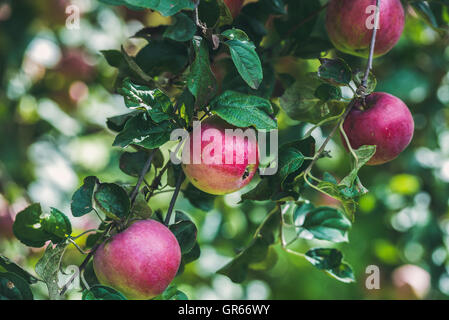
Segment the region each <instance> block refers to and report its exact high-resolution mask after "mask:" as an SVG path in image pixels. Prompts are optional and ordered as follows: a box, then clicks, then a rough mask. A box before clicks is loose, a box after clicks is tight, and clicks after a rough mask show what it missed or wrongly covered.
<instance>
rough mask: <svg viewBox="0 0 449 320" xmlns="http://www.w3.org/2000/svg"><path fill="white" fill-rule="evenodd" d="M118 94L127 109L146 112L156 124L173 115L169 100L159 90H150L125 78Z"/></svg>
mask: <svg viewBox="0 0 449 320" xmlns="http://www.w3.org/2000/svg"><path fill="white" fill-rule="evenodd" d="M118 93H120V94H121V95H122V96H123V97H124V99H125V104H126V106H127V107H128V108H130V109H142V110H146V111H147V112H148V114H149V115H150V117H151V120H153V121H154V122H156V123H160V122H162V121H164V120H169V119H170V118H171V115H172V114H173V105H172V103H171V101H170V98H169V97H167V96H166V95H165V94H164V93H163V92H162V91H161V90H159V89H154V90H151V89H150V88H148V87H146V86H141V85H138V84H135V83H133V82H132V81H131V80H130V79H129V78H126V79H125V80H124V81H123V84H122V87H121V88H119V90H118Z"/></svg>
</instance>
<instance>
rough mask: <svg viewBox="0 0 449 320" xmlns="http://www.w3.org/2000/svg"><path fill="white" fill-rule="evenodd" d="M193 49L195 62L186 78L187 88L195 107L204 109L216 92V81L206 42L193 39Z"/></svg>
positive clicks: (201, 39)
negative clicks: (193, 99) (194, 99)
mask: <svg viewBox="0 0 449 320" xmlns="http://www.w3.org/2000/svg"><path fill="white" fill-rule="evenodd" d="M192 44H193V47H194V49H195V60H194V61H193V63H192V66H191V68H190V73H189V75H188V77H187V87H188V88H189V90H190V92H191V93H192V94H193V96H194V97H195V98H196V101H195V105H196V106H197V107H199V108H202V107H205V106H206V105H207V103H208V102H209V100H210V99H212V98H213V96H214V95H215V92H216V91H217V81H216V80H215V76H214V74H213V73H212V70H211V69H210V63H209V48H208V46H207V42H206V40H204V39H203V38H201V37H194V38H193V41H192Z"/></svg>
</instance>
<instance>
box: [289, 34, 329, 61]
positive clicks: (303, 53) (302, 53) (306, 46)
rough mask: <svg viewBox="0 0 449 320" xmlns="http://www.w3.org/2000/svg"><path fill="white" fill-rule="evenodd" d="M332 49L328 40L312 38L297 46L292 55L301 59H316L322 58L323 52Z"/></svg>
mask: <svg viewBox="0 0 449 320" xmlns="http://www.w3.org/2000/svg"><path fill="white" fill-rule="evenodd" d="M333 47H334V46H333V44H332V42H330V41H329V40H328V39H322V38H318V37H313V36H312V37H310V38H309V39H308V40H307V41H305V42H302V43H300V44H298V46H297V47H296V48H295V50H294V52H293V55H294V56H295V57H298V58H301V59H318V58H321V57H322V56H323V52H328V51H329V50H331V49H332V48H333Z"/></svg>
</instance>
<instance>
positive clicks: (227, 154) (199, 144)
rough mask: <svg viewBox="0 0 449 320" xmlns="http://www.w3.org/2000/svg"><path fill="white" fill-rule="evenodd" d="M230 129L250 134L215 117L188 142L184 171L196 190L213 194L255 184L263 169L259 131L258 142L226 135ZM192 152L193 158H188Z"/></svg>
mask: <svg viewBox="0 0 449 320" xmlns="http://www.w3.org/2000/svg"><path fill="white" fill-rule="evenodd" d="M226 129H230V130H235V129H241V130H242V132H243V133H245V132H249V131H245V130H246V129H245V128H236V127H234V126H232V125H230V124H229V123H227V122H226V121H224V120H222V119H221V118H219V117H217V116H211V117H209V118H207V119H206V120H204V121H202V122H201V126H197V127H195V128H194V130H193V133H192V134H191V135H190V139H189V140H188V141H189V147H190V148H189V149H187V145H186V146H184V150H183V164H182V168H183V170H184V173H185V174H186V176H187V178H188V179H189V180H190V182H191V183H192V184H193V185H194V186H195V187H197V188H198V189H200V190H202V191H204V192H207V193H210V194H216V195H223V194H228V193H232V192H234V191H237V190H240V189H241V188H243V187H244V186H246V185H247V184H248V183H249V182H250V181H251V179H252V178H253V177H254V174H255V173H256V171H257V168H258V166H259V159H258V146H257V140H256V138H255V137H256V133H255V131H253V133H254V139H248V138H245V135H244V134H235V135H234V137H232V135H231V134H229V135H226V131H225V130H226ZM236 133H237V132H236ZM215 139H217V141H215ZM231 139H232V140H231ZM231 141H233V142H234V143H231ZM188 150H190V154H189V153H188V154H189V155H188V156H187V157H186V155H185V152H187V151H188ZM195 153H196V154H195ZM195 158H196V159H197V160H195ZM185 160H188V161H187V162H188V163H186V161H185Z"/></svg>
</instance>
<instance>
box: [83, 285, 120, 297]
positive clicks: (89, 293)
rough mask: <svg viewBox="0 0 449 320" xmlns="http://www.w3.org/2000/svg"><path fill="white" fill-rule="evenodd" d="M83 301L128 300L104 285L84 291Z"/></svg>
mask: <svg viewBox="0 0 449 320" xmlns="http://www.w3.org/2000/svg"><path fill="white" fill-rule="evenodd" d="M83 300H126V298H125V296H124V295H123V294H121V293H120V292H119V291H117V290H115V289H113V288H111V287H106V286H103V285H95V286H92V287H90V289H89V290H84V291H83Z"/></svg>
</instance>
